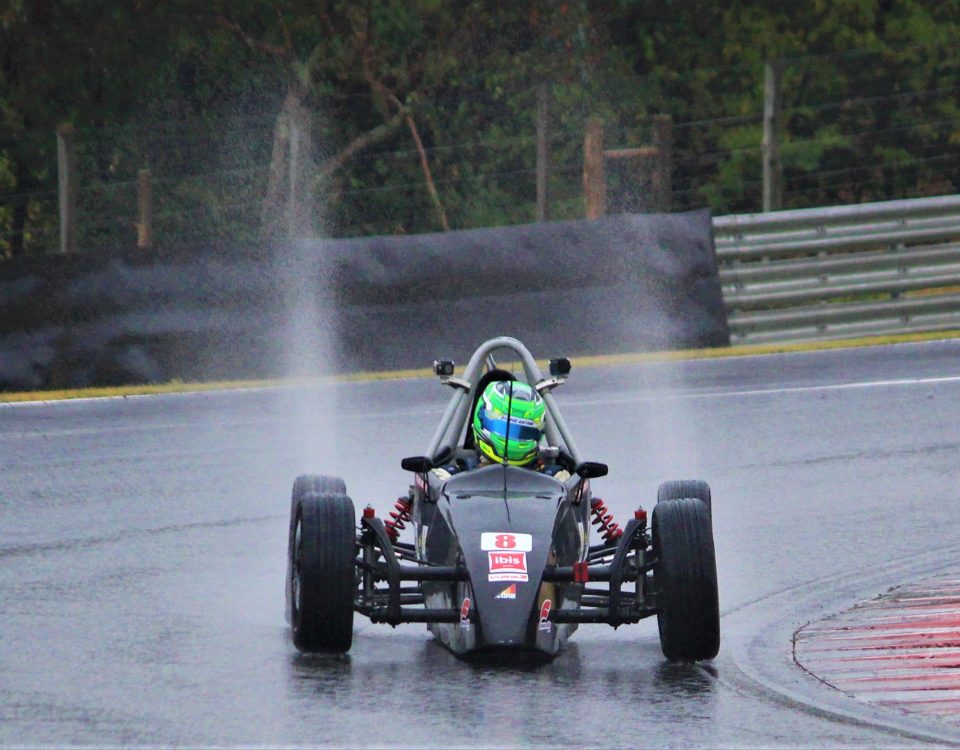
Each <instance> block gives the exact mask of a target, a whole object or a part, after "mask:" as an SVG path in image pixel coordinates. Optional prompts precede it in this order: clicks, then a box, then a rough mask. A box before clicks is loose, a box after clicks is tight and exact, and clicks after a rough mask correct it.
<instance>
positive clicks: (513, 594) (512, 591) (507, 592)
mask: <svg viewBox="0 0 960 750" xmlns="http://www.w3.org/2000/svg"><path fill="white" fill-rule="evenodd" d="M495 598H496V599H516V598H517V584H515V583H511V584H510V585H509V586H507V587H506V588H505V589H504V590H503V591H501V592H500V593H499V594H497V595H496V597H495Z"/></svg>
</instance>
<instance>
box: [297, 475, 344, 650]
mask: <svg viewBox="0 0 960 750" xmlns="http://www.w3.org/2000/svg"><path fill="white" fill-rule="evenodd" d="M354 524H355V516H354V510H353V501H352V500H351V499H350V498H349V497H348V496H347V495H345V494H342V493H329V494H321V493H318V492H307V493H305V494H304V495H303V496H302V497H301V498H300V499H299V502H298V503H297V506H296V508H295V515H294V527H293V534H292V535H291V539H290V547H289V561H290V565H289V567H290V580H289V592H290V627H291V630H292V632H293V643H294V645H295V646H296V647H297V648H298V649H300V650H301V651H308V652H309V651H334V652H338V653H345V652H346V651H349V650H350V646H351V644H352V643H353V599H354V593H355V590H356V584H355V582H356V576H355V560H356V532H355V530H354Z"/></svg>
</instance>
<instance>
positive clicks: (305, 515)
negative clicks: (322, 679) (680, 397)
mask: <svg viewBox="0 0 960 750" xmlns="http://www.w3.org/2000/svg"><path fill="white" fill-rule="evenodd" d="M501 351H506V352H507V353H508V355H511V359H510V361H512V362H516V363H518V364H517V367H516V369H518V370H520V369H522V375H523V378H524V380H525V382H526V384H528V385H529V387H532V388H533V389H535V390H536V392H537V394H539V396H540V398H541V399H542V402H543V404H544V406H545V414H544V420H543V429H542V439H541V440H540V441H539V442H538V443H536V444H535V449H536V452H537V454H538V455H537V460H536V463H535V466H536V469H534V468H528V467H526V466H516V465H511V464H510V463H509V462H508V461H506V460H504V461H502V462H497V461H488V462H477V461H476V458H477V456H478V450H477V445H476V439H475V436H474V430H473V429H471V420H472V417H473V415H474V414H475V413H476V411H477V405H478V401H479V399H480V397H481V395H482V394H483V393H484V392H485V390H486V389H487V386H488V385H490V384H491V383H497V382H504V383H510V382H511V381H517V382H520V381H518V378H517V376H516V375H515V374H514V373H513V372H511V371H508V370H505V369H501V368H500V367H499V366H498V365H497V362H496V359H495V358H494V354H497V355H498V356H499V354H500V352H501ZM434 371H435V373H436V374H437V375H438V376H439V378H440V382H441V383H442V384H443V385H445V386H448V387H450V388H452V389H453V394H452V396H451V397H450V401H449V403H448V404H447V407H446V410H445V411H444V414H443V417H442V418H441V420H440V424H439V425H438V426H437V428H436V431H435V432H434V434H433V438H432V439H431V441H430V444H429V445H428V446H427V449H426V451H425V452H424V454H423V455H418V456H412V457H408V458H404V459H403V460H402V461H401V466H402V468H403V469H404V470H407V471H410V472H412V473H413V482H412V484H411V485H410V486H409V489H408V492H407V493H406V494H405V495H404V496H402V497H401V498H400V499H399V500H397V502H396V504H395V510H394V511H392V512H391V513H390V514H389V516H390V517H389V518H385V519H384V518H380V517H378V516H377V514H376V511H375V509H374V508H373V507H372V506H369V505H368V506H367V507H366V508H364V510H363V511H362V513H361V515H360V520H359V527H358V526H357V518H356V514H355V511H354V505H353V502H352V500H351V499H350V497H349V496H348V495H347V490H346V485H345V483H344V481H343V480H342V479H340V478H339V477H331V476H319V475H304V476H300V477H297V479H296V481H295V482H294V484H293V494H292V503H291V508H290V527H289V541H288V557H287V561H288V565H287V580H286V601H287V620H288V621H289V623H290V627H291V631H292V636H293V642H294V644H295V646H296V647H297V648H298V649H299V650H301V651H305V652H314V651H329V652H340V653H343V652H346V651H348V650H349V649H350V646H351V644H352V640H353V618H354V614H355V613H358V614H360V615H363V616H365V617H368V618H369V619H370V620H371V622H374V623H386V624H389V625H392V626H397V625H399V624H401V623H415V622H419V623H426V624H427V626H428V628H429V630H430V631H431V632H432V633H433V634H434V636H435V637H436V638H437V639H439V641H440V642H442V643H443V644H444V645H445V646H446V647H447V648H449V649H450V651H452V652H453V653H455V654H457V655H460V656H468V655H472V654H483V653H488V652H489V651H491V650H501V651H502V650H518V651H526V652H532V653H536V654H539V655H542V656H546V657H550V656H554V655H556V654H557V653H558V652H559V650H560V649H561V647H562V645H563V644H564V642H565V641H566V640H567V639H568V638H569V637H570V635H571V634H572V633H573V632H574V631H575V630H576V629H577V627H578V625H580V624H585V623H606V624H608V625H612V626H613V627H618V626H620V625H625V624H631V623H636V622H639V621H640V620H641V619H643V618H645V617H649V616H652V615H656V616H657V621H658V625H659V631H660V644H661V648H662V650H663V653H664V655H665V656H666V658H667V659H669V660H671V661H698V660H705V659H712V658H713V657H714V656H716V655H717V653H718V650H719V647H720V614H719V599H718V592H717V572H716V560H715V555H714V546H713V530H712V519H711V514H712V508H711V494H710V488H709V486H708V485H707V484H706V483H705V482H703V481H698V480H680V481H671V482H665V483H664V484H662V485H661V486H660V488H659V490H658V493H657V502H656V505H655V507H654V509H653V512H652V513H651V514H650V518H649V524H648V518H647V512H646V511H645V510H644V509H643V508H638V509H637V510H636V511H635V512H634V515H633V518H631V519H629V521H627V523H626V524H625V525H624V526H623V527H622V528H621V527H620V526H619V525H618V524H616V523H615V522H614V521H613V517H612V514H610V513H609V512H608V510H607V507H606V504H605V503H604V502H603V501H602V500H601V499H600V498H598V497H596V496H594V494H593V487H592V482H593V480H596V479H598V478H600V477H603V476H605V475H606V474H607V466H606V465H604V464H602V463H598V462H593V461H585V460H583V458H582V456H581V454H580V451H579V449H578V448H577V446H576V444H575V443H574V441H573V438H572V436H571V435H570V432H569V430H568V428H567V425H566V423H565V422H564V420H563V418H562V416H561V414H560V411H559V409H558V407H557V404H556V400H555V398H554V394H553V391H554V390H555V389H556V388H557V387H559V386H561V385H562V384H563V383H564V382H565V380H566V379H567V377H568V375H569V373H570V362H569V360H567V359H566V358H558V359H554V360H551V361H550V368H549V376H544V374H543V373H542V372H541V370H540V368H539V366H538V364H537V362H536V361H535V360H534V358H533V356H532V355H531V353H530V352H529V351H528V350H527V348H526V347H525V346H524V345H523V344H522V343H521V342H520V341H518V340H516V339H514V338H509V337H498V338H494V339H491V340H489V341H486V342H484V343H483V344H482V345H481V346H480V347H479V348H478V349H477V350H476V351H475V352H474V354H473V356H472V357H471V358H470V361H469V362H468V364H467V366H466V368H465V369H464V371H463V373H462V375H461V376H460V377H457V376H455V375H454V372H455V370H454V363H453V362H452V361H450V360H437V361H435V362H434ZM510 388H511V390H510V393H511V394H512V393H513V386H512V385H511V386H510ZM507 426H508V429H507V432H506V435H512V434H514V433H515V430H514V431H511V429H510V423H509V421H508V423H507ZM458 462H459V464H460V465H464V462H468V464H467V465H469V466H471V467H473V466H475V468H470V469H469V470H464V471H456V470H453V471H451V470H449V467H453V466H456V465H458ZM444 467H447V468H444ZM408 526H409V527H410V530H411V531H412V536H413V540H412V541H401V540H400V537H401V532H403V531H404V530H406V529H407V527H408ZM593 527H596V528H595V529H594V528H593ZM591 531H595V532H596V536H597V539H596V540H595V541H594V542H593V543H591V539H590V534H591Z"/></svg>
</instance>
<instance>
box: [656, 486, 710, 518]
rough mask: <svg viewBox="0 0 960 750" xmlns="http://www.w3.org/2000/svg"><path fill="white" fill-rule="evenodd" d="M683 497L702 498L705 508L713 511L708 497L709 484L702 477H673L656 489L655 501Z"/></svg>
mask: <svg viewBox="0 0 960 750" xmlns="http://www.w3.org/2000/svg"><path fill="white" fill-rule="evenodd" d="M684 497H695V498H697V499H698V500H702V501H703V504H704V505H706V506H707V510H708V511H710V513H713V502H712V501H711V499H710V485H709V484H707V483H706V482H704V481H703V480H702V479H675V480H673V481H672V482H664V483H663V484H661V485H660V487H659V488H658V489H657V502H658V503H661V502H663V501H664V500H680V499H681V498H684Z"/></svg>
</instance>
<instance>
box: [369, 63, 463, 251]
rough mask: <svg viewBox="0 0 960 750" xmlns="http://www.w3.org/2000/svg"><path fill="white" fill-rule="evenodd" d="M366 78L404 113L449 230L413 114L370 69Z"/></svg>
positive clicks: (440, 215) (432, 195)
mask: <svg viewBox="0 0 960 750" xmlns="http://www.w3.org/2000/svg"><path fill="white" fill-rule="evenodd" d="M367 80H368V81H369V83H370V85H371V86H373V87H374V88H375V89H376V90H377V91H379V92H380V93H381V94H382V95H383V96H385V97H386V98H387V99H388V100H389V101H390V102H391V103H392V104H393V105H394V106H395V107H397V109H398V111H399V112H401V113H405V114H404V120H406V123H407V127H408V128H410V135H411V136H413V142H414V143H415V144H416V146H417V153H418V154H419V155H420V169H422V170H423V177H424V180H426V183H427V192H429V193H430V199H431V200H432V201H433V207H434V208H435V209H437V217H438V218H439V219H440V226H442V227H443V231H444V232H449V231H450V222H448V221H447V212H446V211H444V210H443V204H442V203H441V202H440V195H439V194H438V193H437V186H436V185H435V184H434V182H433V174H432V173H431V171H430V162H429V161H428V160H427V150H426V149H425V148H424V147H423V141H422V140H420V132H419V131H418V130H417V124H416V123H415V122H414V121H413V115H411V114H410V112H409V111H407V109H406V107H405V106H404V104H403V102H401V101H400V100H399V99H398V98H397V95H396V94H394V93H393V92H392V91H391V90H390V89H389V88H387V87H386V86H385V85H384V84H383V82H381V81H378V80H376V79H375V78H374V77H373V75H372V73H371V71H369V70H368V71H367Z"/></svg>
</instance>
